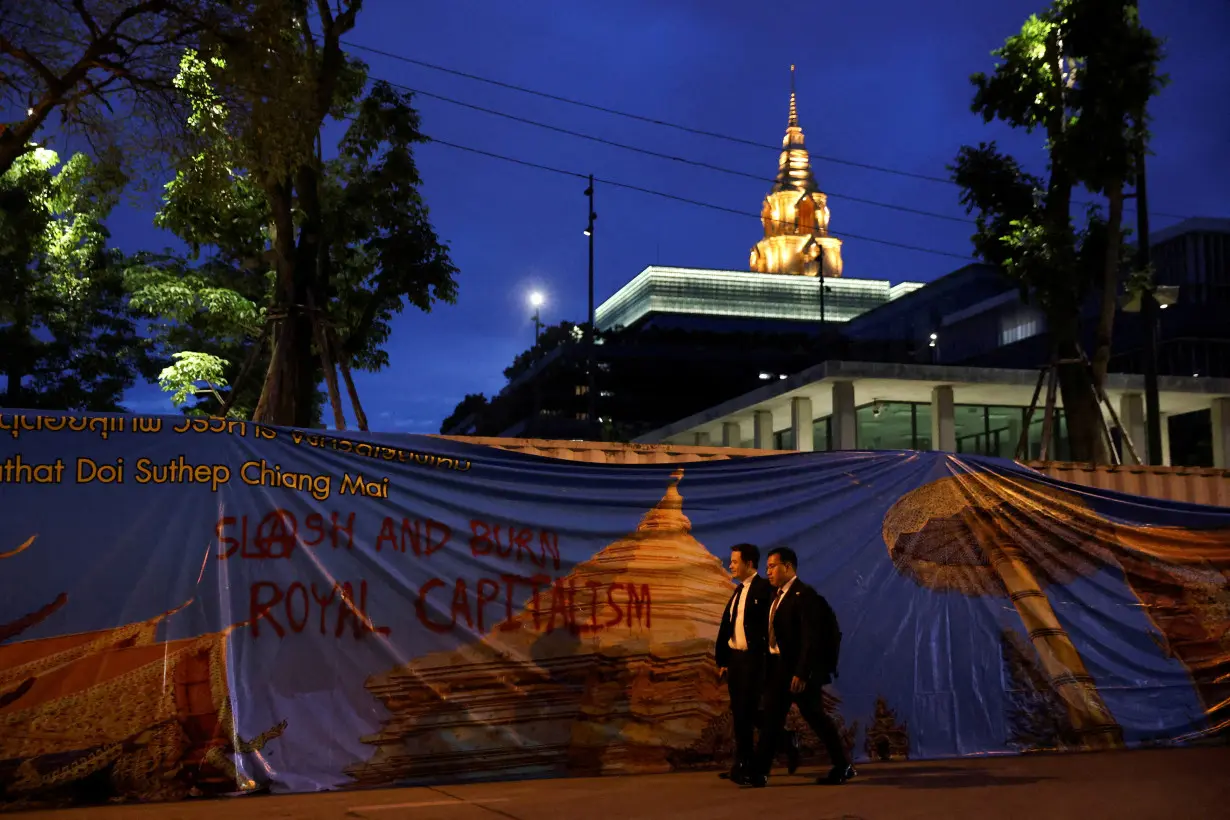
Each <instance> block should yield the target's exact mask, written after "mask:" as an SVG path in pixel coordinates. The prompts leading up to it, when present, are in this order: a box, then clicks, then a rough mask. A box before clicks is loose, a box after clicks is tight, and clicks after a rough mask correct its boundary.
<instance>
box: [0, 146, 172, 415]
mask: <svg viewBox="0 0 1230 820" xmlns="http://www.w3.org/2000/svg"><path fill="white" fill-rule="evenodd" d="M122 184H123V177H122V176H121V175H119V174H118V172H117V170H116V168H115V167H114V166H108V165H105V164H96V163H95V162H93V161H92V160H90V159H89V158H88V157H86V156H85V155H83V154H77V155H74V156H73V157H71V158H70V159H69V160H68V162H66V163H64V164H63V165H60V160H59V157H58V156H57V155H56V154H55V152H53V151H49V150H47V149H43V148H40V149H36V150H34V151H31V152H28V153H25V154H22V155H21V156H19V157H17V158H16V159H15V160H14V162H13V165H12V167H10V168H9V170H8V171H7V172H6V173H5V174H3V175H0V375H3V376H4V377H5V379H6V386H5V393H4V399H3V403H4V404H5V405H7V406H8V407H24V408H39V409H43V408H46V409H68V410H98V411H108V410H119V409H121V408H120V400H121V397H122V395H123V393H124V391H125V390H126V389H127V388H129V387H130V386H132V385H133V384H134V383H135V381H136V380H137V378H138V376H141V375H146V376H149V375H151V371H150V365H149V361H148V357H147V352H148V351H147V345H146V343H145V342H144V341H143V340H142V339H141V337H140V336H139V334H138V328H137V325H136V323H135V321H134V318H133V316H132V314H131V313H130V311H129V306H128V303H127V298H126V296H127V294H126V291H125V289H124V285H123V259H122V257H121V255H120V254H119V253H118V252H117V251H115V250H113V249H110V248H108V247H107V239H108V234H107V230H106V228H105V227H104V226H103V220H104V219H105V218H106V216H107V215H108V214H109V213H110V211H111V209H112V208H113V207H114V205H115V202H116V197H117V195H118V192H119V190H120V188H121V187H122Z"/></svg>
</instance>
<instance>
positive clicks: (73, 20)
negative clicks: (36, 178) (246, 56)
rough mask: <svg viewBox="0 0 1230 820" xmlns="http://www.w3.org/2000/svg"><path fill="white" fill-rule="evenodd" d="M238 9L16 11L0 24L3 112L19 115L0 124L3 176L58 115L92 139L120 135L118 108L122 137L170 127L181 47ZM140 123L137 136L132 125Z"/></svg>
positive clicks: (97, 1)
mask: <svg viewBox="0 0 1230 820" xmlns="http://www.w3.org/2000/svg"><path fill="white" fill-rule="evenodd" d="M235 9H238V10H239V11H240V12H241V11H242V4H236V3H231V4H227V3H214V2H208V0H72V2H71V3H70V2H34V1H33V0H32V1H31V2H13V3H7V4H5V8H4V14H3V15H2V16H0V104H3V106H4V108H5V109H6V110H9V111H15V112H24V113H25V116H24V117H23V118H22V119H19V120H17V121H16V122H11V123H7V124H3V123H0V174H3V173H5V172H7V171H8V170H9V169H11V168H12V167H13V163H14V162H15V161H16V160H17V157H19V156H21V155H23V154H26V153H29V152H30V151H31V150H33V148H34V142H35V137H36V136H37V134H38V132H39V131H40V129H42V128H43V126H44V125H46V124H47V121H48V119H49V118H50V117H51V115H52V114H53V113H55V112H57V111H58V112H59V114H60V118H61V122H62V123H63V124H65V125H68V126H70V127H74V128H77V129H79V130H81V131H83V132H84V133H85V134H86V135H87V136H88V137H91V138H95V139H97V138H99V137H102V138H103V139H104V140H105V141H109V140H110V139H111V138H113V137H115V136H116V133H117V132H116V130H115V129H113V128H112V123H111V120H112V119H113V118H116V116H115V115H116V112H115V111H114V105H115V104H116V103H119V104H120V105H122V106H124V108H125V109H126V110H125V111H124V112H123V117H124V120H125V126H126V127H125V128H124V129H123V130H124V132H125V133H126V134H127V135H135V134H141V133H146V132H150V131H157V130H158V128H159V126H160V125H161V124H163V123H166V122H170V121H174V119H175V118H174V117H168V116H167V115H168V113H169V112H170V111H172V110H174V101H175V95H174V93H173V88H172V86H171V78H172V77H173V76H174V75H175V72H176V66H177V63H178V60H179V55H180V53H181V51H182V48H183V46H184V45H186V44H189V43H192V42H194V41H196V39H197V38H198V37H200V36H201V35H202V33H203V32H206V31H208V30H211V29H212V30H216V31H222V30H223V29H224V28H225V27H226V26H228V25H229V26H230V27H232V28H237V29H242V28H243V27H242V26H238V25H236V24H235V22H236V20H237V19H239V18H240V17H241V16H242V15H241V14H240V13H237V12H236V11H235ZM134 116H136V117H138V118H139V119H140V121H141V126H142V127H141V128H133V127H132V126H131V119H132V117H134Z"/></svg>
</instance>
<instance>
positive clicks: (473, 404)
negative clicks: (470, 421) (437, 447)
mask: <svg viewBox="0 0 1230 820" xmlns="http://www.w3.org/2000/svg"><path fill="white" fill-rule="evenodd" d="M487 406H488V405H487V397H486V396H485V395H483V394H482V393H467V394H466V397H465V398H464V399H462V400H461V401H459V402H457V406H456V407H454V408H453V412H452V413H449V415H448V417H447V418H445V419H444V421H443V422H441V423H440V432H441V433H447V432H448V431H449V428H451V427H452V426H453V425H454V424H456V423H457V422H459V421H461V420H462V419H464V418H466V417H467V416H470V415H473V414H474V413H481V412H482V411H483V410H485V409H486V408H487Z"/></svg>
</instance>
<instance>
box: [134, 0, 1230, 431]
mask: <svg viewBox="0 0 1230 820" xmlns="http://www.w3.org/2000/svg"><path fill="white" fill-rule="evenodd" d="M1043 5H1044V4H1043V3H1042V2H1041V0H997V2H993V3H988V2H986V1H985V0H950V1H949V2H946V3H940V4H919V3H913V2H904V0H868V1H867V2H861V3H840V4H839V3H817V4H800V3H784V2H777V3H745V2H736V0H704V2H702V0H656V1H655V2H650V1H649V0H622V2H618V3H603V4H598V3H578V2H575V0H570V1H569V2H564V1H563V0H532V1H531V2H526V3H504V2H493V1H492V0H454V2H449V3H407V2H404V0H367V2H366V3H365V5H364V11H363V12H362V14H360V16H359V24H358V27H357V29H356V30H355V31H354V32H352V34H351V35H350V37H349V40H350V41H351V42H352V43H354V44H360V45H366V46H370V47H372V48H377V49H381V50H384V51H388V52H393V53H397V54H401V55H405V56H408V57H412V58H414V59H417V60H422V61H426V62H429V63H433V64H436V65H440V66H444V67H448V68H451V69H456V70H459V71H463V72H466V73H470V74H476V75H481V76H483V77H487V78H491V79H497V80H500V81H503V82H506V83H511V84H516V85H520V86H525V87H528V88H532V89H535V90H539V91H544V92H548V93H551V94H555V95H558V96H562V97H567V98H570V99H574V100H580V101H584V102H588V103H592V104H596V105H600V106H604V107H609V108H613V109H618V110H619V111H624V112H630V113H634V114H638V115H642V116H645V117H649V118H654V119H658V120H664V121H669V122H672V123H678V124H681V125H685V126H688V127H690V128H695V129H699V130H704V131H711V132H718V133H721V134H726V135H730V136H733V137H737V138H740V139H743V140H748V141H751V142H754V143H758V144H761V145H763V146H764V147H756V146H753V145H745V144H742V145H741V144H736V143H733V142H729V141H724V140H720V139H714V138H710V137H702V136H697V135H695V134H688V133H684V132H682V131H679V130H675V129H671V128H667V127H662V126H657V125H652V124H649V123H645V122H638V121H635V120H631V119H628V118H625V117H621V116H614V115H610V114H605V113H602V112H598V111H593V110H587V109H585V108H581V107H578V106H575V105H570V104H567V103H563V102H556V101H552V100H549V99H544V98H542V97H538V96H532V95H528V94H524V93H521V92H518V91H514V90H510V89H504V88H498V87H495V86H492V85H489V84H486V83H482V82H478V81H474V80H470V79H466V78H463V77H458V76H454V75H450V74H446V73H442V72H440V71H436V70H432V69H428V68H424V67H420V66H416V65H411V64H408V63H406V62H403V61H399V60H396V59H392V58H388V57H382V56H377V55H374V54H371V53H368V52H363V51H356V52H355V53H356V54H357V55H358V56H360V57H362V58H363V59H365V60H366V61H367V62H368V64H369V65H370V67H371V72H372V75H373V77H377V78H382V79H387V80H391V81H394V82H397V83H401V84H404V85H407V86H410V87H412V88H415V89H420V90H422V91H424V92H431V93H434V94H440V95H444V96H448V97H452V98H454V99H458V100H463V101H465V102H467V103H470V104H473V105H478V106H483V107H486V108H492V109H497V110H499V111H503V112H506V113H509V114H514V115H516V116H519V117H522V118H527V119H532V120H537V121H539V122H543V123H549V124H551V125H554V126H557V127H563V128H568V129H571V130H574V131H581V132H584V133H587V134H592V135H595V136H598V137H602V138H604V139H607V140H612V141H615V142H621V143H625V144H630V145H635V146H638V147H641V148H645V149H650V150H653V151H657V152H661V153H665V154H669V155H671V156H677V157H686V158H689V159H692V160H696V161H699V162H703V163H709V164H712V165H718V166H722V167H724V168H729V169H733V170H736V171H739V172H742V173H745V174H752V175H754V176H760V177H763V181H759V180H757V179H752V178H747V177H740V176H734V175H730V174H724V173H720V172H717V171H713V170H707V169H703V168H698V167H692V166H688V165H685V164H683V163H680V162H675V161H671V160H667V159H660V158H656V157H650V156H644V155H641V154H637V153H633V152H631V151H627V150H624V149H620V148H616V147H611V146H607V145H601V144H597V143H595V142H592V141H589V140H584V139H578V138H576V137H572V136H567V135H563V134H559V133H553V132H551V131H548V130H545V129H542V128H539V127H535V126H533V125H529V124H524V123H518V122H512V121H510V120H507V119H503V118H499V117H495V116H492V115H489V114H485V113H480V112H477V111H473V110H469V109H466V108H462V107H459V106H457V105H454V104H451V103H448V102H444V101H440V100H437V99H430V98H427V97H419V98H417V100H416V103H417V106H418V108H419V110H420V112H421V113H422V118H423V129H424V131H425V133H427V134H428V135H429V136H433V137H437V138H439V139H441V140H447V141H449V142H453V143H458V144H461V145H465V146H470V147H473V148H477V149H481V150H484V151H488V152H493V153H497V154H502V155H505V156H509V157H515V158H517V159H521V160H525V161H529V162H535V163H540V164H544V165H549V166H552V167H556V168H560V169H564V170H569V171H575V172H578V173H581V174H588V173H592V174H594V175H595V176H596V177H599V178H601V179H609V180H613V181H618V182H623V183H628V184H632V185H637V186H641V187H645V188H651V189H654V190H658V191H662V192H666V193H670V194H674V195H677V196H681V197H685V198H687V199H693V200H700V201H703V202H706V203H712V204H714V205H719V206H722V207H725V208H732V209H735V210H739V211H745V212H747V213H748V214H749V215H748V216H740V215H735V214H729V213H723V212H719V211H715V210H711V209H707V208H703V207H697V206H695V205H689V204H684V203H680V202H674V201H670V200H667V199H663V198H659V197H655V196H650V195H647V194H642V193H637V192H633V191H629V190H622V189H618V188H612V187H610V186H604V185H602V184H599V185H598V186H597V189H596V198H597V201H596V210H597V212H598V214H599V218H598V223H597V233H596V263H595V264H596V280H597V302H598V303H599V304H600V303H601V302H602V300H603V299H605V298H606V297H608V296H610V295H611V294H612V293H613V292H614V291H615V290H616V289H618V288H619V287H620V286H621V285H622V284H623V283H625V282H626V281H628V280H629V279H631V278H632V277H633V276H635V275H636V274H637V273H638V272H639V271H641V270H642V269H643V268H644V267H646V266H647V265H654V264H663V265H678V266H686V267H710V268H725V269H735V270H742V269H746V267H747V264H748V251H749V249H750V248H751V246H752V245H753V244H754V243H755V242H756V240H757V239H758V238H759V237H760V225H759V221H758V219H757V218H756V214H758V212H759V209H760V202H761V198H762V197H763V196H764V195H765V194H766V193H767V192H768V187H769V184H770V180H771V179H772V177H773V176H774V174H775V173H776V167H777V166H776V164H777V146H779V145H780V143H781V138H782V134H783V131H784V128H785V125H786V108H787V101H788V96H789V82H790V80H789V68H790V64H791V63H795V64H797V66H798V74H797V91H798V95H799V116H800V119H801V123H802V126H803V129H804V132H805V133H806V136H807V147H808V149H809V150H810V151H811V152H812V158H813V167H814V168H815V171H816V175H817V179H818V181H819V184H820V186H821V188H822V190H824V191H825V192H827V193H828V195H829V206H830V208H831V210H832V222H831V225H830V229H831V230H832V232H833V233H834V234H835V235H837V236H839V237H843V238H846V237H849V235H851V234H853V235H856V236H858V237H862V238H859V239H855V238H846V242H845V246H844V256H845V272H846V275H847V276H850V277H858V278H868V279H889V280H891V281H892V282H898V281H901V280H916V281H929V280H931V279H933V278H935V277H937V276H940V275H942V274H944V273H947V272H948V271H950V270H953V269H955V268H957V267H959V266H960V265H961V264H962V261H961V259H959V258H956V257H962V256H966V255H967V254H968V253H969V251H970V246H969V241H968V237H969V234H970V233H971V232H972V225H970V224H967V223H963V222H955V221H950V220H947V219H936V218H933V217H930V216H922V215H916V214H911V213H903V212H900V211H895V210H889V209H886V208H883V207H877V206H874V205H870V204H865V203H861V202H855V201H851V200H850V199H848V198H847V197H858V198H861V199H870V200H876V201H879V202H884V203H891V204H895V205H900V206H905V207H909V208H914V209H918V210H923V211H930V212H934V213H938V214H943V215H946V216H948V217H962V216H963V213H962V209H961V207H960V205H959V203H958V199H957V197H958V190H957V188H956V187H955V186H953V185H951V184H947V183H943V182H934V181H928V180H924V179H917V178H913V177H910V176H903V175H899V174H893V173H884V172H881V171H876V170H869V169H867V168H860V167H855V166H852V165H850V164H842V163H841V162H834V161H826V160H825V159H823V158H822V157H831V158H833V159H836V160H842V161H845V162H847V163H848V162H854V163H862V164H866V165H875V166H884V167H887V168H891V169H894V170H898V171H904V172H908V173H911V174H921V175H925V176H932V177H945V176H946V175H947V172H946V170H945V166H946V165H947V164H948V163H949V162H951V161H952V159H953V157H954V155H955V154H956V152H957V150H958V149H959V147H960V146H961V145H962V144H967V143H969V144H976V143H978V142H979V141H982V140H991V139H997V140H999V141H1000V144H1001V145H1002V146H1004V147H1006V148H1008V149H1010V150H1012V151H1013V152H1014V153H1016V155H1017V156H1018V158H1020V159H1021V160H1022V161H1023V162H1026V163H1027V164H1029V165H1031V166H1032V167H1033V168H1034V169H1035V170H1041V165H1040V163H1041V161H1042V160H1043V150H1042V143H1041V141H1040V140H1038V139H1036V138H1030V137H1026V136H1024V135H1014V134H1011V133H1010V132H1008V131H1007V130H1006V129H1003V128H1000V127H997V126H987V125H984V124H983V123H982V121H981V119H980V118H978V117H977V116H975V115H973V114H972V113H970V111H969V103H970V99H971V86H970V85H969V82H968V77H969V75H970V74H971V73H973V72H975V71H983V70H985V71H990V70H991V69H992V67H993V62H992V58H991V56H990V54H989V52H990V51H991V50H992V49H993V48H995V47H997V46H998V45H1000V44H1001V43H1002V41H1003V40H1004V38H1005V37H1007V36H1008V35H1010V34H1012V33H1014V32H1016V31H1018V30H1019V28H1020V25H1021V23H1022V22H1023V21H1024V19H1025V18H1026V16H1028V14H1030V13H1031V12H1034V11H1038V10H1041V9H1042V8H1043ZM1141 7H1142V14H1143V15H1144V18H1145V21H1146V24H1147V25H1149V26H1150V27H1151V28H1152V29H1153V31H1154V32H1155V33H1156V34H1158V35H1159V36H1161V37H1163V38H1165V40H1166V52H1167V59H1166V61H1165V64H1164V70H1165V71H1166V72H1167V73H1168V74H1169V76H1170V78H1171V84H1170V86H1169V87H1168V88H1166V89H1165V90H1164V91H1163V93H1162V95H1161V97H1159V98H1158V99H1157V100H1156V101H1155V103H1154V105H1153V108H1152V114H1153V118H1154V125H1153V130H1154V140H1153V150H1154V152H1155V154H1156V156H1155V157H1153V158H1152V159H1151V164H1150V167H1149V172H1150V177H1149V194H1150V198H1151V208H1150V210H1151V212H1152V213H1153V218H1152V223H1153V227H1154V228H1155V229H1156V228H1161V227H1165V226H1166V225H1169V224H1173V223H1174V222H1176V221H1178V219H1179V218H1181V217H1184V216H1222V217H1225V216H1230V187H1228V185H1227V182H1228V181H1230V152H1227V150H1226V149H1227V147H1228V146H1230V108H1228V107H1227V106H1226V103H1225V101H1226V100H1227V99H1230V50H1228V49H1226V48H1225V38H1226V36H1227V35H1230V5H1227V3H1226V2H1224V0H1167V2H1164V3H1163V2H1160V0H1142V2H1141ZM1219 112H1220V113H1219ZM326 150H327V149H326ZM418 164H419V169H420V171H421V173H422V175H423V178H424V182H425V184H424V186H423V194H424V197H425V199H426V201H427V203H428V204H429V206H430V208H431V212H432V220H433V223H434V225H435V228H436V230H437V232H438V233H439V234H440V236H441V237H442V238H443V239H444V240H445V241H446V242H447V243H448V244H449V245H450V246H451V249H452V258H453V261H454V262H455V263H456V265H457V266H458V267H459V268H460V271H461V272H460V276H459V280H458V282H459V290H460V294H459V298H458V301H457V303H456V304H455V305H452V306H449V305H441V306H439V307H437V308H436V309H435V310H434V311H433V312H432V313H431V314H429V315H424V314H422V313H419V312H417V311H412V310H408V311H407V312H406V313H404V314H403V315H402V316H401V317H399V319H398V320H397V322H396V324H395V325H394V334H393V337H392V339H391V341H390V347H389V353H390V358H391V365H390V366H389V367H388V368H387V369H386V370H384V371H383V372H381V373H378V374H358V385H359V389H360V391H361V395H362V398H363V401H364V403H365V409H366V410H367V414H368V417H369V419H370V420H371V424H372V427H373V429H377V430H392V431H402V432H424V433H430V432H436V431H437V430H438V428H439V425H440V421H441V420H442V419H443V418H444V417H445V416H447V415H448V414H449V413H450V412H451V410H452V408H453V407H454V405H455V404H456V403H457V401H459V400H460V399H461V398H462V396H463V395H464V394H466V393H469V392H485V393H487V394H488V395H491V394H493V393H495V392H498V391H499V389H500V388H501V387H502V386H503V384H504V378H503V375H502V370H503V369H504V368H505V367H506V366H507V365H508V364H509V363H511V361H512V359H513V357H514V356H515V355H516V354H517V353H518V352H520V351H521V350H523V349H525V348H526V347H528V346H529V344H530V343H531V342H532V340H533V325H532V324H531V322H530V315H531V310H530V308H529V307H528V301H527V300H528V294H529V293H530V292H531V290H533V289H536V288H537V289H541V290H542V291H543V292H544V293H545V294H546V296H547V305H546V307H545V308H544V312H543V319H544V321H547V322H549V323H555V322H558V321H561V320H564V319H568V320H572V321H583V320H584V318H585V310H586V239H585V237H584V236H583V235H582V229H583V228H584V226H585V221H586V213H585V198H584V196H583V193H582V192H583V190H584V188H585V182H584V181H583V180H579V179H573V178H569V177H566V176H561V175H558V174H553V173H549V172H546V171H542V170H537V169H534V168H529V167H524V166H520V165H517V164H514V163H510V162H506V161H503V160H500V159H493V158H488V157H484V156H478V155H475V154H471V153H468V152H465V151H460V150H457V149H456V148H452V147H446V146H442V145H425V146H423V147H422V148H421V149H419V152H418ZM152 210H153V209H152V205H151V204H150V203H148V202H147V203H145V204H144V205H141V204H133V205H130V206H126V208H125V210H124V211H122V212H117V214H116V215H115V217H114V218H113V219H112V224H111V227H112V230H113V232H114V234H115V238H116V242H117V243H118V244H119V246H120V247H122V248H124V249H125V250H137V249H140V248H161V247H163V246H166V245H168V244H170V237H169V236H166V235H162V234H160V233H159V232H158V231H157V230H156V229H154V228H153V227H152V225H151V224H150V221H151V217H152ZM1128 218H1129V220H1133V219H1134V215H1133V214H1129V217H1128ZM872 239H878V240H887V241H891V242H897V243H903V244H907V245H914V246H919V247H924V248H928V249H933V250H936V251H942V252H945V253H948V254H952V256H945V255H939V254H933V253H925V252H919V251H913V250H905V249H901V248H896V247H890V246H886V245H882V244H877V243H874V242H872V241H869V240H872ZM129 398H130V400H129V402H128V406H129V407H130V409H133V410H137V411H142V412H151V411H158V410H161V409H169V408H170V405H169V402H167V401H166V400H165V399H164V398H161V396H160V394H159V391H158V389H157V388H156V387H155V386H140V387H138V388H136V389H134V390H132V391H131V393H130V394H129Z"/></svg>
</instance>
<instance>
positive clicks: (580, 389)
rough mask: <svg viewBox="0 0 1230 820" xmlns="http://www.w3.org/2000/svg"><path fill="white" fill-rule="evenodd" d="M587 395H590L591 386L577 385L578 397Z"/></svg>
mask: <svg viewBox="0 0 1230 820" xmlns="http://www.w3.org/2000/svg"><path fill="white" fill-rule="evenodd" d="M587 393H589V385H588V384H578V385H577V395H578V396H584V395H586V394H587Z"/></svg>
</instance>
